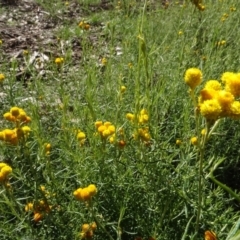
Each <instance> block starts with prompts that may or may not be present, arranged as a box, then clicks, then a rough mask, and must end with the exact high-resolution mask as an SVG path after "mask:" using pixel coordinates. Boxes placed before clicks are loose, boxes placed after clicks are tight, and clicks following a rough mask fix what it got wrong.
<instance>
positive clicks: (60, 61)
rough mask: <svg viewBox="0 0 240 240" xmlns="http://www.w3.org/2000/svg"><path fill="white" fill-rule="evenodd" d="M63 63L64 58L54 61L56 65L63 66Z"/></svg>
mask: <svg viewBox="0 0 240 240" xmlns="http://www.w3.org/2000/svg"><path fill="white" fill-rule="evenodd" d="M63 62H64V58H62V57H58V58H56V59H55V63H56V64H57V65H61V64H63Z"/></svg>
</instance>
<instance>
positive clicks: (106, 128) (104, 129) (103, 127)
mask: <svg viewBox="0 0 240 240" xmlns="http://www.w3.org/2000/svg"><path fill="white" fill-rule="evenodd" d="M95 127H96V129H97V132H98V134H99V135H100V136H101V137H102V138H103V139H107V138H109V137H111V136H113V135H114V134H115V131H116V128H115V126H114V125H113V124H112V123H111V122H102V121H96V122H95Z"/></svg>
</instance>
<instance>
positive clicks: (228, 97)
mask: <svg viewBox="0 0 240 240" xmlns="http://www.w3.org/2000/svg"><path fill="white" fill-rule="evenodd" d="M217 100H218V102H219V104H220V106H221V108H222V110H224V111H228V110H229V109H230V106H231V104H232V103H233V101H234V96H233V95H232V94H231V93H230V92H227V91H225V90H221V91H218V95H217Z"/></svg>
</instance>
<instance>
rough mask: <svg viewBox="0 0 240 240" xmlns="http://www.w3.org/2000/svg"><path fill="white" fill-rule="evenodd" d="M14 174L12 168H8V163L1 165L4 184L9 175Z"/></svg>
mask: <svg viewBox="0 0 240 240" xmlns="http://www.w3.org/2000/svg"><path fill="white" fill-rule="evenodd" d="M11 172H12V168H11V167H10V166H8V165H7V164H6V163H3V162H1V163H0V182H4V181H6V180H7V178H8V175H9V174H10V173H11Z"/></svg>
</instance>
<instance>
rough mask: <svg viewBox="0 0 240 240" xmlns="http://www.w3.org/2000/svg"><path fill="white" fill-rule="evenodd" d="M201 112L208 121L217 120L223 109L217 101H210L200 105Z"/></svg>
mask: <svg viewBox="0 0 240 240" xmlns="http://www.w3.org/2000/svg"><path fill="white" fill-rule="evenodd" d="M200 112H201V114H202V116H203V117H205V118H206V119H212V120H216V119H217V118H218V117H219V116H220V114H221V112H222V108H221V105H220V104H219V102H218V101H217V100H216V99H210V100H206V101H204V102H203V103H202V104H200Z"/></svg>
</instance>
